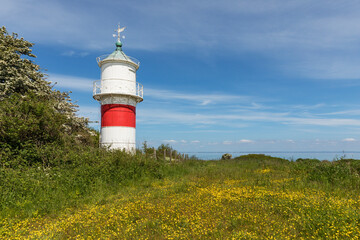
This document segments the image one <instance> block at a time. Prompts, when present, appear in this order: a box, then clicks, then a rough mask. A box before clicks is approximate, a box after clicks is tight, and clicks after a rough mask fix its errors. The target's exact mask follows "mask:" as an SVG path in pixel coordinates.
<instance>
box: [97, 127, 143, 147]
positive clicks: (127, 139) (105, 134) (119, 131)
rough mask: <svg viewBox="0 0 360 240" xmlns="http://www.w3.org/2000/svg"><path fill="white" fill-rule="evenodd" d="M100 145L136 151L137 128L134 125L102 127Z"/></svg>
mask: <svg viewBox="0 0 360 240" xmlns="http://www.w3.org/2000/svg"><path fill="white" fill-rule="evenodd" d="M100 135H101V139H100V146H101V147H107V148H109V149H111V150H112V149H119V150H125V151H126V152H129V153H135V151H136V141H135V128H133V127H102V128H101V134H100Z"/></svg>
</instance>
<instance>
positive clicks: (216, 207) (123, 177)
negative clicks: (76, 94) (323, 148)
mask: <svg viewBox="0 0 360 240" xmlns="http://www.w3.org/2000/svg"><path fill="white" fill-rule="evenodd" d="M59 159H61V160H60V161H62V164H63V165H60V166H56V167H49V168H43V167H27V168H18V169H9V168H2V169H1V175H0V177H1V179H0V182H1V189H0V190H1V199H0V202H1V206H0V207H1V209H0V213H1V221H0V237H1V238H3V239H357V238H358V236H359V232H360V231H359V230H360V214H359V210H358V209H359V208H360V198H359V190H360V177H359V171H360V161H358V160H351V159H341V160H337V161H333V162H327V161H323V162H320V161H318V160H315V159H298V160H297V161H293V162H291V161H288V160H285V159H280V158H273V157H270V156H265V155H245V156H241V157H238V158H235V159H230V160H216V161H202V160H186V161H178V160H177V159H174V160H173V161H172V162H169V161H164V160H163V158H161V157H159V158H158V159H155V158H153V157H152V156H151V155H148V156H147V154H145V153H143V152H140V151H139V152H138V153H137V155H136V156H133V155H128V154H126V153H124V152H121V151H113V152H109V151H105V150H99V149H89V148H87V149H81V150H80V149H77V151H76V152H75V151H73V152H71V151H70V150H68V151H67V152H66V153H65V152H62V153H61V154H60V155H59ZM56 162H58V160H56Z"/></svg>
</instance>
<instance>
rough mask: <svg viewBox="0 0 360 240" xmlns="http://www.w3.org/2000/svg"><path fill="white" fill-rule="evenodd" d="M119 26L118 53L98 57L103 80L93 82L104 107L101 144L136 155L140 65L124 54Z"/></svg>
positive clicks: (102, 111) (102, 108)
mask: <svg viewBox="0 0 360 240" xmlns="http://www.w3.org/2000/svg"><path fill="white" fill-rule="evenodd" d="M124 29H125V27H123V28H120V25H119V26H118V29H117V30H116V32H117V42H116V50H115V51H114V52H113V53H111V54H109V55H103V56H100V57H98V58H97V62H98V65H99V67H100V68H101V80H98V81H95V82H94V92H93V97H94V99H96V100H98V101H99V102H100V104H101V132H100V145H101V146H104V147H109V148H110V149H124V150H126V151H127V152H135V148H136V140H135V139H136V137H135V128H136V104H137V103H139V102H141V101H142V100H143V86H142V85H141V84H140V83H137V82H136V71H137V70H138V69H139V64H140V62H139V61H138V60H136V59H135V58H132V57H129V56H127V55H126V54H125V53H124V52H123V51H122V43H121V41H120V33H121V32H122V31H124Z"/></svg>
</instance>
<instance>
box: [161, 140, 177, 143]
mask: <svg viewBox="0 0 360 240" xmlns="http://www.w3.org/2000/svg"><path fill="white" fill-rule="evenodd" d="M163 142H164V143H177V141H176V140H173V139H170V140H163Z"/></svg>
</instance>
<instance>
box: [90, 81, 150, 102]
mask: <svg viewBox="0 0 360 240" xmlns="http://www.w3.org/2000/svg"><path fill="white" fill-rule="evenodd" d="M93 87H94V88H93V97H94V99H96V100H100V99H101V97H102V96H108V95H122V96H129V97H134V98H136V99H137V100H138V102H141V101H142V100H143V96H144V87H143V85H142V84H141V83H139V82H136V89H134V90H135V91H129V89H124V88H122V87H121V86H113V87H112V88H111V89H109V88H106V89H105V87H104V86H102V85H101V80H98V81H94V84H93Z"/></svg>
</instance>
